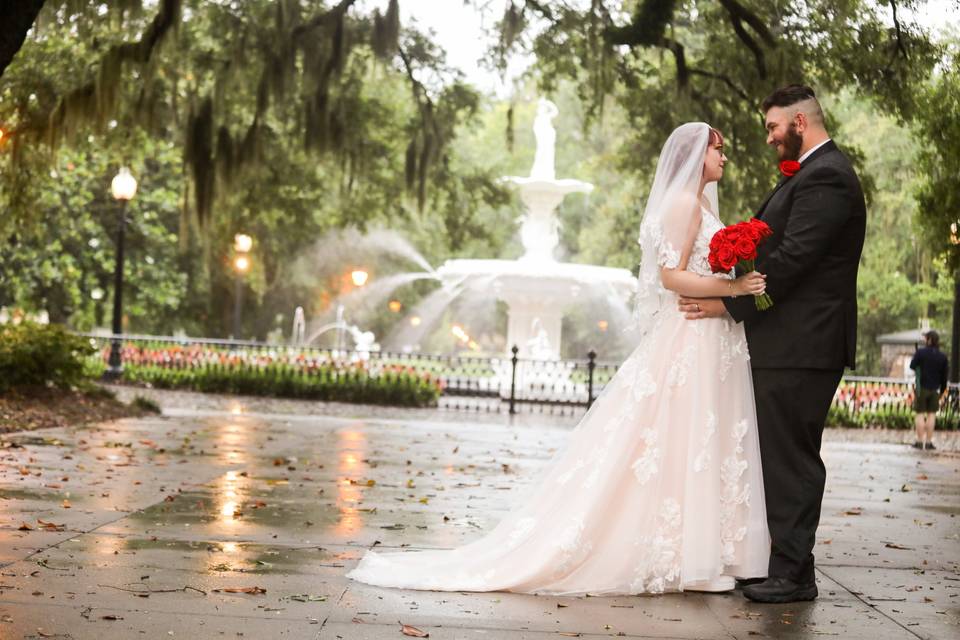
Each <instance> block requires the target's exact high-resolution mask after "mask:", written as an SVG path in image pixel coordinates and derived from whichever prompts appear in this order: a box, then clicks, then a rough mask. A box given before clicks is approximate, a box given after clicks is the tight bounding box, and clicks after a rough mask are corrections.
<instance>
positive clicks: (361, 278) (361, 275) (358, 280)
mask: <svg viewBox="0 0 960 640" xmlns="http://www.w3.org/2000/svg"><path fill="white" fill-rule="evenodd" d="M369 277H370V274H369V273H367V272H366V271H364V270H363V269H357V270H356V271H352V272H350V278H351V279H352V280H353V284H354V285H355V286H357V287H362V286H363V285H365V284H367V278H369Z"/></svg>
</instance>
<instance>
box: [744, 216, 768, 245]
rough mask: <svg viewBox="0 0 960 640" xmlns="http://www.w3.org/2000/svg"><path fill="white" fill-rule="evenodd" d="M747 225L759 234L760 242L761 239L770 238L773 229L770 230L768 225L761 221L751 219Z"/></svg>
mask: <svg viewBox="0 0 960 640" xmlns="http://www.w3.org/2000/svg"><path fill="white" fill-rule="evenodd" d="M747 224H749V225H750V226H751V227H752V228H754V229H756V230H757V231H759V232H760V239H761V240H762V239H763V238H769V237H770V236H772V235H773V229H771V228H770V225H768V224H767V223H766V222H764V221H763V220H758V219H757V218H753V219H752V220H750V221H749V222H748V223H747Z"/></svg>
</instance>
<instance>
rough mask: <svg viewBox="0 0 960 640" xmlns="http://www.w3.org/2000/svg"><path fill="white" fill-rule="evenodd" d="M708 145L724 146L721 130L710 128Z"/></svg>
mask: <svg viewBox="0 0 960 640" xmlns="http://www.w3.org/2000/svg"><path fill="white" fill-rule="evenodd" d="M707 144H711V145H714V144H719V145H721V146H722V145H723V134H722V133H720V130H719V129H716V128H714V127H710V137H709V138H708V140H707Z"/></svg>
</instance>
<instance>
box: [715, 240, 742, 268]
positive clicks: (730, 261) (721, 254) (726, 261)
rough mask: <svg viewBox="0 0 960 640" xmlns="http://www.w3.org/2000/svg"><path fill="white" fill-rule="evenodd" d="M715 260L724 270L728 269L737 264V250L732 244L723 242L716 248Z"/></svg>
mask: <svg viewBox="0 0 960 640" xmlns="http://www.w3.org/2000/svg"><path fill="white" fill-rule="evenodd" d="M717 262H719V263H720V266H721V267H723V270H724V271H730V269H733V268H734V267H735V266H736V265H737V262H739V259H738V258H737V251H736V249H734V246H733V245H732V244H724V245H723V246H721V247H720V248H719V249H717Z"/></svg>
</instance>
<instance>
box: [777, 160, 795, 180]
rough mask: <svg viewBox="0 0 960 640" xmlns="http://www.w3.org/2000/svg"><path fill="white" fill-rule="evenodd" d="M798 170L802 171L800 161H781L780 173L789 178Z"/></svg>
mask: <svg viewBox="0 0 960 640" xmlns="http://www.w3.org/2000/svg"><path fill="white" fill-rule="evenodd" d="M797 171H800V163H799V162H797V161H796V160H784V161H783V162H781V163H780V173H782V174H783V175H785V176H787V177H788V178H789V177H790V176H792V175H793V174H795V173H796V172H797Z"/></svg>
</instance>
